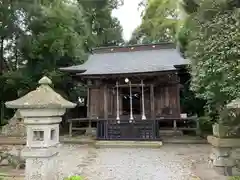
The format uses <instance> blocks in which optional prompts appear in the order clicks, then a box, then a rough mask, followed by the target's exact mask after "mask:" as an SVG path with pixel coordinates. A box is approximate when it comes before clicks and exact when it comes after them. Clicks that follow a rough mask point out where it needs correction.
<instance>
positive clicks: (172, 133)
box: [159, 130, 183, 137]
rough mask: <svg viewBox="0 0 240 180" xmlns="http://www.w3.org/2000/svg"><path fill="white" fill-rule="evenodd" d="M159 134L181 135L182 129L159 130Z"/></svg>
mask: <svg viewBox="0 0 240 180" xmlns="http://www.w3.org/2000/svg"><path fill="white" fill-rule="evenodd" d="M159 135H160V137H161V136H182V135H183V132H182V131H179V130H177V131H174V130H159Z"/></svg>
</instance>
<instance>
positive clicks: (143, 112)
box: [141, 80, 146, 120]
mask: <svg viewBox="0 0 240 180" xmlns="http://www.w3.org/2000/svg"><path fill="white" fill-rule="evenodd" d="M141 85H142V98H141V99H142V120H146V115H145V104H144V100H145V99H144V84H143V80H141Z"/></svg>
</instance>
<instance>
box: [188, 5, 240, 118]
mask: <svg viewBox="0 0 240 180" xmlns="http://www.w3.org/2000/svg"><path fill="white" fill-rule="evenodd" d="M236 2H237V1H236ZM231 3H233V2H231ZM188 23H189V24H188V25H189V26H187V27H186V26H185V27H184V28H186V29H187V30H188V31H191V34H188V37H187V38H186V37H185V38H186V42H187V43H186V48H185V49H186V53H185V54H186V56H187V57H188V58H189V59H190V60H191V75H192V82H191V89H192V90H193V91H194V92H196V94H197V96H198V97H200V98H203V99H205V100H206V101H207V103H208V105H209V108H210V110H211V111H212V112H215V113H216V115H217V116H219V114H220V112H221V111H222V109H223V107H224V105H225V104H226V103H228V102H229V101H230V100H232V99H234V98H236V97H238V96H239V95H240V94H239V92H240V91H239V90H240V83H239V82H240V76H239V74H240V66H239V63H238V59H239V56H240V51H239V49H240V45H239V40H240V28H239V24H240V13H239V10H238V9H237V8H236V6H235V7H233V6H230V5H229V1H212V0H205V1H203V2H202V3H201V4H199V8H198V10H197V12H193V13H191V14H189V17H188Z"/></svg>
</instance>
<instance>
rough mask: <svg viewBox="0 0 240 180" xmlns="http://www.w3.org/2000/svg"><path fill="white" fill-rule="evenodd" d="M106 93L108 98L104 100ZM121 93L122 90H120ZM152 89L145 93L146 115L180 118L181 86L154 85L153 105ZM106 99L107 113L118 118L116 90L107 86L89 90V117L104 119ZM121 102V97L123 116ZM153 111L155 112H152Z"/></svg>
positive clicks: (93, 87) (148, 116)
mask: <svg viewBox="0 0 240 180" xmlns="http://www.w3.org/2000/svg"><path fill="white" fill-rule="evenodd" d="M104 91H106V93H105V95H106V94H107V97H105V98H104ZM119 91H120V90H119ZM150 92H151V91H150V88H149V87H148V90H147V91H145V94H144V99H145V113H146V117H147V118H150V117H151V116H152V115H151V114H154V117H179V116H180V92H179V84H176V83H175V84H168V85H154V103H151V95H150V94H151V93H150ZM104 99H105V100H107V105H105V108H107V111H108V112H107V113H106V114H105V117H106V115H107V116H108V117H109V118H115V117H116V104H117V103H116V102H117V98H116V89H113V87H111V86H108V87H106V84H103V85H99V86H92V87H90V88H89V107H88V108H89V117H91V118H97V117H98V118H104ZM121 100H122V98H121V97H119V106H120V109H119V110H120V114H121V104H122V103H121ZM152 106H153V107H152ZM151 111H153V112H151Z"/></svg>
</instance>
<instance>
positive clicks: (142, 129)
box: [97, 120, 160, 141]
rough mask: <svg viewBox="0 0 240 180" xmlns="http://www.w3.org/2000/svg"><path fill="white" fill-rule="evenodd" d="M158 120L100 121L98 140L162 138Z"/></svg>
mask: <svg viewBox="0 0 240 180" xmlns="http://www.w3.org/2000/svg"><path fill="white" fill-rule="evenodd" d="M156 123H157V121H156V120H134V121H133V122H129V120H121V121H120V123H116V121H115V122H114V121H112V122H111V121H109V120H106V121H98V122H97V139H98V140H132V141H133V140H138V141H156V140H160V137H159V131H158V124H156Z"/></svg>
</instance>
